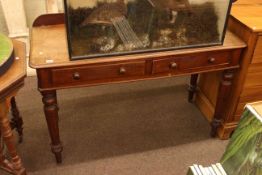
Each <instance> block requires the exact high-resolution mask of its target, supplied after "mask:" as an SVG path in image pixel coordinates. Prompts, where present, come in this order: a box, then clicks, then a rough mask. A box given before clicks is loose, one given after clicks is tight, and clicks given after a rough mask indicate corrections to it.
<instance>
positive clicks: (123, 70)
mask: <svg viewBox="0 0 262 175" xmlns="http://www.w3.org/2000/svg"><path fill="white" fill-rule="evenodd" d="M119 73H120V74H121V75H123V74H125V73H126V69H125V68H124V67H121V68H120V69H119Z"/></svg>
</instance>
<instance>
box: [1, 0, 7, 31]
mask: <svg viewBox="0 0 262 175" xmlns="http://www.w3.org/2000/svg"><path fill="white" fill-rule="evenodd" d="M0 32H1V33H4V34H7V33H8V31H7V26H6V23H5V18H4V14H3V9H2V4H1V1H0Z"/></svg>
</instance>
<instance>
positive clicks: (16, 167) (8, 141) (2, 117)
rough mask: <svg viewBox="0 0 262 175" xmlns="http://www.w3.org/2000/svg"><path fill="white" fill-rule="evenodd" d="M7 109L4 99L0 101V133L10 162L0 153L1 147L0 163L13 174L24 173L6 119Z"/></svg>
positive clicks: (20, 174)
mask: <svg viewBox="0 0 262 175" xmlns="http://www.w3.org/2000/svg"><path fill="white" fill-rule="evenodd" d="M8 110H9V109H8V106H7V103H6V101H2V102H0V126H1V134H2V137H3V141H4V143H5V145H6V148H7V150H8V152H9V155H10V158H11V162H10V163H11V164H10V163H9V162H8V160H7V159H6V158H5V157H4V155H3V153H2V149H3V148H1V156H0V157H1V159H0V164H1V166H2V168H4V169H6V170H9V171H11V172H12V173H13V174H15V175H25V174H26V171H25V168H24V167H23V165H22V161H21V158H20V157H19V156H18V154H17V151H16V147H15V141H14V137H13V133H12V129H11V126H10V122H9V119H8Z"/></svg>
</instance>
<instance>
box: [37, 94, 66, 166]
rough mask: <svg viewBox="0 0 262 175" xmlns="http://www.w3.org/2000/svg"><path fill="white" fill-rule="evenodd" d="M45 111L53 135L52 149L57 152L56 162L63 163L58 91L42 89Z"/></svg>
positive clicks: (50, 132) (51, 135)
mask: <svg viewBox="0 0 262 175" xmlns="http://www.w3.org/2000/svg"><path fill="white" fill-rule="evenodd" d="M41 94H42V96H43V99H42V101H43V103H44V111H45V117H46V122H47V125H48V129H49V134H50V137H51V141H52V144H51V150H52V152H53V153H54V154H55V157H56V162H57V163H62V150H63V146H62V144H61V141H60V136H59V125H58V105H57V98H56V91H55V90H51V91H42V92H41Z"/></svg>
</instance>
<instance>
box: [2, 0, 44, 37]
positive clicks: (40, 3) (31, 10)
mask: <svg viewBox="0 0 262 175" xmlns="http://www.w3.org/2000/svg"><path fill="white" fill-rule="evenodd" d="M24 3H25V10H26V18H27V25H28V27H31V26H32V23H33V21H34V19H35V18H36V17H37V16H39V15H41V14H44V13H45V12H46V7H45V0H33V1H32V0H24ZM0 32H1V33H5V34H8V30H7V27H6V22H5V19H4V14H3V9H2V5H1V1H0Z"/></svg>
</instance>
